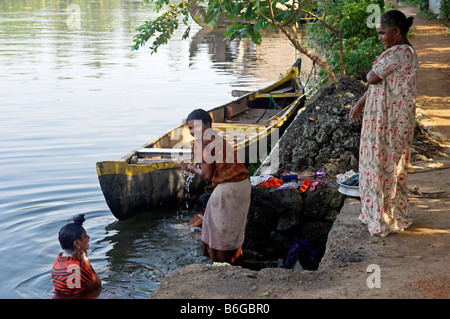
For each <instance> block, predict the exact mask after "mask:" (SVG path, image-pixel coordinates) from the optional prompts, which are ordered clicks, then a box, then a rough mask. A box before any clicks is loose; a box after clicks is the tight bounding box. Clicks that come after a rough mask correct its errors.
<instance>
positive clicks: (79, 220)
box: [73, 214, 85, 226]
mask: <svg viewBox="0 0 450 319" xmlns="http://www.w3.org/2000/svg"><path fill="white" fill-rule="evenodd" d="M84 221H85V219H84V214H80V215H78V216H75V217H74V218H73V223H74V224H76V225H80V226H81V225H83V223H84Z"/></svg>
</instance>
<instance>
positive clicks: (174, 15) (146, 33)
mask: <svg viewBox="0 0 450 319" xmlns="http://www.w3.org/2000/svg"><path fill="white" fill-rule="evenodd" d="M150 1H152V0H143V3H149V2H150ZM152 2H153V1H152ZM154 3H155V11H156V12H160V11H161V9H163V8H164V6H165V5H168V6H169V8H168V9H167V11H165V12H164V13H163V14H162V15H161V16H159V17H158V18H157V19H155V20H151V21H145V23H144V24H143V25H141V26H140V27H139V28H138V29H137V31H138V32H139V33H138V34H137V35H136V36H135V37H134V39H133V41H134V43H135V44H134V45H133V49H134V50H138V49H139V47H141V46H143V45H144V44H145V43H146V42H147V41H149V40H150V39H151V38H154V40H153V42H152V45H151V46H150V50H151V52H152V53H157V52H158V48H159V47H160V46H161V45H163V44H167V42H168V41H169V40H170V38H171V37H172V35H173V32H174V31H175V30H176V29H178V27H179V21H178V20H179V17H183V20H182V21H183V23H184V24H186V25H187V21H188V18H189V11H188V10H187V8H188V7H187V5H188V3H187V2H186V1H182V2H180V3H179V4H178V5H174V4H170V5H169V0H158V1H154Z"/></svg>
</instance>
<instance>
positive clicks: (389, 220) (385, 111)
mask: <svg viewBox="0 0 450 319" xmlns="http://www.w3.org/2000/svg"><path fill="white" fill-rule="evenodd" d="M412 22H413V18H412V17H409V18H406V16H405V15H404V14H403V13H402V12H400V11H397V10H391V11H388V12H386V13H384V14H383V15H381V17H380V19H379V22H378V23H377V31H378V34H379V39H380V41H381V42H383V44H384V45H385V47H386V51H384V52H383V53H382V54H381V55H380V56H379V57H378V59H377V60H376V61H375V62H374V64H373V68H372V70H371V71H370V72H369V73H368V74H367V81H368V82H369V84H370V86H369V89H368V91H367V92H366V93H365V94H364V96H363V97H362V98H361V99H360V100H359V101H358V103H357V104H356V105H355V106H354V107H353V108H352V110H351V111H350V115H349V118H350V121H352V122H355V121H358V120H359V119H360V118H361V113H363V117H362V129H361V144H360V153H359V178H360V181H359V191H360V197H361V206H362V207H361V214H360V216H359V220H360V221H361V222H362V223H363V224H365V226H366V227H367V230H368V231H369V233H370V234H371V235H378V236H382V237H384V236H387V235H388V234H390V233H397V232H400V231H402V230H403V229H405V228H407V227H408V226H410V225H411V224H412V220H411V218H410V216H409V207H408V202H409V201H408V194H407V187H406V177H407V168H408V163H409V159H410V150H411V143H412V139H413V137H414V126H415V109H416V102H415V98H416V95H417V89H416V84H417V78H416V72H417V67H418V62H417V54H416V52H415V51H414V49H413V48H412V46H411V44H410V43H409V41H408V39H407V36H406V35H407V33H408V30H409V28H410V27H411V25H412Z"/></svg>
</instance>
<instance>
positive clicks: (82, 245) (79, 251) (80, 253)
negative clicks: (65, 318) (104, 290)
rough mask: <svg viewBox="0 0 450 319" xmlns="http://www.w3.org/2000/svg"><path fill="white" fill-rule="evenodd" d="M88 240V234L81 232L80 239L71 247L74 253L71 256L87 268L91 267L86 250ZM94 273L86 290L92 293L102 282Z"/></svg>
mask: <svg viewBox="0 0 450 319" xmlns="http://www.w3.org/2000/svg"><path fill="white" fill-rule="evenodd" d="M89 238H91V237H90V236H89V235H88V234H86V231H84V230H83V233H82V234H81V238H79V239H76V240H75V241H74V242H73V247H74V248H75V251H74V252H73V254H72V256H73V257H75V258H79V259H81V260H82V261H83V262H84V263H85V264H86V265H87V266H88V267H91V268H92V266H91V263H90V261H89V259H88V253H87V250H88V249H89ZM93 273H94V278H93V279H92V281H91V282H90V283H89V284H88V290H89V291H92V290H95V289H98V288H100V287H101V285H102V282H101V280H100V278H99V277H98V275H97V274H96V273H95V271H94V270H93Z"/></svg>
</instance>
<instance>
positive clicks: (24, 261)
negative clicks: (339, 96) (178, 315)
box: [0, 0, 297, 298]
mask: <svg viewBox="0 0 450 319" xmlns="http://www.w3.org/2000/svg"><path fill="white" fill-rule="evenodd" d="M152 15H153V13H152V10H151V7H148V6H147V7H142V6H141V2H140V0H122V1H120V0H110V1H108V0H78V1H62V0H47V1H46V0H40V1H27V0H3V1H0V234H1V243H0V298H52V296H53V291H52V289H53V288H52V282H51V268H52V265H53V261H54V259H55V257H56V255H57V254H58V253H59V252H60V250H61V249H60V246H59V242H58V240H57V234H58V231H59V229H60V228H61V227H62V226H63V225H65V224H66V223H68V222H70V221H71V220H72V217H74V216H75V215H77V214H79V213H83V214H85V217H86V222H85V224H84V227H85V229H86V231H87V233H88V234H89V235H90V237H91V239H90V251H89V257H90V260H91V263H92V264H93V267H94V269H95V270H96V272H97V273H98V275H99V276H100V278H101V279H102V282H103V289H102V293H101V294H100V296H99V298H148V296H149V295H150V293H151V291H153V290H154V289H155V287H157V285H158V283H159V281H160V280H161V279H162V278H163V277H164V276H165V275H166V274H167V273H168V272H169V271H171V270H174V269H176V268H179V267H181V266H184V265H187V264H191V263H207V260H205V258H203V257H202V256H201V253H200V247H199V232H198V231H196V230H193V229H190V228H189V227H187V226H186V223H187V221H189V219H190V217H192V215H193V212H191V211H186V210H182V209H172V210H170V211H167V212H166V214H165V215H164V216H160V217H159V218H151V217H149V216H135V217H134V218H132V219H130V220H126V221H120V222H119V221H117V220H116V219H115V218H114V216H113V215H112V214H111V213H110V211H109V209H108V207H107V205H106V203H105V200H104V198H103V195H102V192H101V189H100V187H99V184H98V179H97V174H96V169H95V163H96V162H97V161H102V160H115V159H118V158H120V157H121V156H123V155H124V154H125V153H127V152H128V151H130V150H132V149H135V148H137V147H138V146H140V145H142V144H144V143H146V142H148V141H149V140H152V139H154V138H156V137H158V136H160V135H162V134H163V133H164V132H166V131H167V130H169V129H171V128H172V127H174V126H175V125H178V124H180V123H181V120H182V118H183V117H185V116H186V115H187V114H188V113H189V112H190V111H191V110H192V109H194V108H197V107H203V108H206V109H209V108H211V107H214V106H217V105H220V104H222V103H225V102H227V101H228V100H230V99H231V98H232V96H231V92H232V90H235V89H237V90H253V89H257V88H261V87H263V86H265V85H267V84H268V83H271V82H273V81H275V80H277V79H278V77H279V75H280V73H284V72H285V71H286V70H287V68H288V67H289V66H290V65H292V63H293V62H294V61H295V59H296V58H297V55H296V54H295V51H294V49H293V47H292V46H290V44H289V43H288V42H287V40H286V38H285V37H284V35H282V34H280V33H277V32H267V33H266V34H265V35H264V36H263V44H262V45H261V46H258V47H256V46H254V45H253V44H252V43H249V42H248V41H241V42H237V41H235V42H233V43H231V44H229V45H228V44H227V43H226V42H224V41H223V36H221V34H222V33H221V32H223V30H220V32H210V31H208V30H203V29H201V28H200V27H199V26H198V25H196V24H195V22H193V21H191V22H190V24H191V31H190V36H189V38H188V39H186V40H182V39H181V38H182V34H183V32H184V28H182V29H181V30H178V31H177V32H176V34H175V35H174V37H173V39H172V40H171V41H170V43H169V44H168V45H167V46H165V47H161V48H160V49H159V51H158V53H157V54H153V55H151V54H150V51H149V50H148V48H141V49H140V50H138V51H131V46H132V44H133V42H132V37H133V35H134V34H135V33H136V31H135V29H136V28H137V27H138V26H139V25H140V24H141V23H143V21H145V19H148V18H149V17H152Z"/></svg>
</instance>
